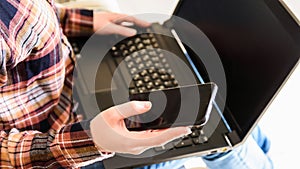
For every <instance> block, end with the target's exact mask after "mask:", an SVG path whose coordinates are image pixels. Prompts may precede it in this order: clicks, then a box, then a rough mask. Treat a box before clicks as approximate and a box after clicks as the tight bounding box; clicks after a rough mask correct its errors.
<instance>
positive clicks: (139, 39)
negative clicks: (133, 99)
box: [72, 31, 208, 151]
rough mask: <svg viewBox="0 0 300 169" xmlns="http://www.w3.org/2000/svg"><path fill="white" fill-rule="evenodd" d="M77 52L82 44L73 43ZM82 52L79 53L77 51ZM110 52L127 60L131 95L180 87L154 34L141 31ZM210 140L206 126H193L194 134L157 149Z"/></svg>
mask: <svg viewBox="0 0 300 169" xmlns="http://www.w3.org/2000/svg"><path fill="white" fill-rule="evenodd" d="M72 46H73V49H74V52H75V54H78V53H79V50H78V45H76V43H72ZM77 51H78V52H77ZM110 54H111V55H112V57H113V58H114V61H115V62H116V64H117V65H118V64H120V63H121V62H123V61H124V62H125V65H126V67H127V71H128V72H127V73H129V74H130V76H131V77H132V81H131V83H130V84H129V94H136V93H143V92H147V91H153V90H162V89H165V88H172V87H177V86H178V81H177V80H176V77H175V75H174V74H173V71H172V69H171V68H170V65H169V64H168V63H167V59H166V57H165V55H164V53H163V52H162V49H161V48H160V46H159V43H158V41H157V39H156V38H155V35H154V34H153V33H149V31H148V33H143V34H137V35H136V36H133V37H129V38H126V39H124V40H122V41H121V42H119V43H118V44H116V45H115V46H113V47H112V48H111V50H110ZM207 141H208V137H207V136H206V135H205V133H204V131H203V128H202V127H192V133H191V134H189V135H188V136H185V137H183V138H182V139H180V140H175V141H172V142H170V143H168V144H166V145H164V146H161V147H156V148H154V150H155V151H165V150H168V149H178V148H182V147H187V146H193V145H201V144H203V143H206V142H207Z"/></svg>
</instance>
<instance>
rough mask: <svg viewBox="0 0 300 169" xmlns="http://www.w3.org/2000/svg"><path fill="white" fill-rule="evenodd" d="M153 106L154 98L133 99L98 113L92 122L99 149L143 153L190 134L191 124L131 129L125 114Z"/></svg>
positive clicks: (93, 135) (128, 115)
mask: <svg viewBox="0 0 300 169" xmlns="http://www.w3.org/2000/svg"><path fill="white" fill-rule="evenodd" d="M150 108H151V102H147V101H131V102H128V103H124V104H121V105H117V106H114V107H111V108H109V109H107V110H105V111H103V112H102V113H100V114H99V115H97V116H96V117H95V118H94V119H93V120H92V121H91V124H90V127H91V134H92V138H93V141H94V143H95V144H96V146H97V147H98V148H99V150H100V151H104V152H118V153H129V154H140V153H142V152H144V151H145V150H147V149H149V148H153V147H157V146H162V145H164V144H166V143H168V142H170V141H172V140H174V139H176V138H180V137H182V136H184V135H187V134H190V133H191V130H190V128H188V127H175V128H169V129H162V130H154V131H149V130H146V131H141V132H133V131H128V129H127V128H126V126H125V122H124V118H128V117H130V116H134V115H138V114H142V113H144V112H147V111H148V110H150Z"/></svg>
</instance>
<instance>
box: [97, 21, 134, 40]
mask: <svg viewBox="0 0 300 169" xmlns="http://www.w3.org/2000/svg"><path fill="white" fill-rule="evenodd" d="M101 32H102V33H105V34H119V35H122V36H126V37H129V36H134V35H136V33H137V31H136V30H135V29H132V28H129V27H125V26H122V25H118V24H114V23H110V24H108V25H107V26H105V27H104V28H103V29H102V30H101Z"/></svg>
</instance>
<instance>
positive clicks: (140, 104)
mask: <svg viewBox="0 0 300 169" xmlns="http://www.w3.org/2000/svg"><path fill="white" fill-rule="evenodd" d="M151 106H152V104H151V102H149V101H131V102H127V103H124V104H121V105H117V106H114V107H113V108H114V109H115V110H116V111H117V113H118V115H119V119H120V120H122V119H125V118H128V117H131V116H134V115H139V114H142V113H145V112H147V111H149V110H150V109H151Z"/></svg>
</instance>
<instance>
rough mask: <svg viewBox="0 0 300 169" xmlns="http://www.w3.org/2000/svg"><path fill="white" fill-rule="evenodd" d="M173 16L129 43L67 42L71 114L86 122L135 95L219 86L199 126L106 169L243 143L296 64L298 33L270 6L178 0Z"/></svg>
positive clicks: (272, 0) (270, 0) (257, 1)
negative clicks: (72, 79) (72, 63)
mask: <svg viewBox="0 0 300 169" xmlns="http://www.w3.org/2000/svg"><path fill="white" fill-rule="evenodd" d="M174 16H175V17H171V18H170V19H169V20H168V21H166V22H165V23H164V24H163V25H160V24H153V25H152V26H151V27H150V28H146V29H143V30H141V31H140V32H141V33H139V34H138V35H136V36H134V37H130V38H124V37H117V36H114V38H112V37H111V36H110V37H106V36H94V37H90V38H89V39H88V40H87V39H86V38H76V39H71V41H72V45H73V47H74V49H75V52H76V53H77V56H78V58H79V59H78V62H79V65H80V66H79V70H78V72H77V75H76V76H77V77H79V78H77V79H80V82H78V83H79V85H78V84H77V87H76V93H77V96H76V97H75V98H76V99H77V101H78V102H79V103H80V106H79V110H78V112H80V111H82V112H89V113H90V114H87V113H85V114H84V116H85V117H86V118H91V117H93V116H95V115H96V114H97V113H98V112H99V111H101V110H104V109H106V108H108V107H110V106H113V105H114V104H118V103H122V102H124V101H126V99H127V98H126V97H127V96H128V95H130V94H134V93H139V92H141V93H142V92H145V91H151V90H163V89H167V88H171V87H178V86H179V87H180V86H184V85H190V84H202V83H209V82H214V83H216V84H217V85H218V87H219V91H218V94H217V96H216V100H215V102H214V104H213V108H212V112H211V113H210V118H209V120H208V122H207V123H206V124H205V126H203V127H198V128H197V127H195V128H193V129H192V131H193V133H192V134H190V135H189V136H187V137H185V138H183V139H181V140H180V141H178V142H176V143H175V142H172V143H169V144H167V145H165V146H162V147H156V148H153V149H151V150H149V151H147V152H145V153H146V154H141V155H140V156H124V155H118V154H117V155H116V156H115V157H113V158H110V159H107V160H104V165H105V167H106V168H132V167H137V166H144V165H148V164H153V163H159V162H163V161H167V160H172V159H178V158H184V157H189V156H200V155H204V154H212V153H217V152H223V151H227V150H229V149H232V148H234V147H236V146H238V145H240V144H242V143H243V142H244V141H245V140H246V138H247V136H248V135H249V134H250V133H251V131H252V129H253V128H254V127H255V125H256V124H257V123H258V121H259V119H260V118H261V117H262V115H263V113H264V111H265V110H266V109H267V107H268V106H269V105H270V104H271V102H272V100H273V99H274V97H275V96H276V95H277V93H278V92H279V91H280V89H281V87H282V86H283V85H284V83H285V82H286V81H287V80H288V78H289V76H290V74H291V73H292V72H293V70H294V68H295V67H296V66H297V65H298V62H299V57H300V27H299V26H298V25H297V23H296V22H295V21H294V20H293V18H292V17H291V16H290V15H289V13H288V12H287V11H286V10H285V9H284V7H283V6H282V5H281V4H280V2H278V1H277V0H265V1H263V0H232V1H226V0H197V1H196V0H182V1H180V2H179V3H178V5H177V8H176V10H175V11H174ZM176 17H179V18H183V19H184V20H180V19H178V18H176ZM185 21H188V22H190V23H192V25H194V26H186V25H185V24H183V23H188V22H185ZM196 28H197V29H196ZM199 30H200V32H199ZM104 42H105V43H104ZM194 42H199V43H194ZM199 55H201V56H199ZM103 56H104V57H103ZM128 56H129V57H128ZM216 56H218V57H216ZM87 57H88V58H89V59H86V58H87ZM99 58H101V59H99ZM176 58H179V59H176ZM99 60H100V61H101V63H99ZM132 61H134V62H132ZM148 61H151V62H148ZM181 62H182V63H184V64H182V63H181ZM121 63H122V64H123V66H120V65H121ZM124 65H125V66H124ZM153 65H154V68H153V69H152V67H153ZM182 65H186V67H184V66H182ZM81 66H82V67H84V69H85V70H81V69H80V68H81ZM145 67H146V68H145ZM95 68H96V69H95ZM214 68H215V69H214ZM182 69H184V70H182ZM185 69H188V70H190V71H186V70H185ZM140 70H147V71H140ZM220 72H223V74H222V73H220ZM95 79H96V80H95ZM128 79H129V80H128ZM91 82H92V83H91ZM224 82H225V83H224ZM124 84H125V85H124ZM115 96H120V97H117V98H116V97H115ZM76 99H75V100H76ZM97 108H98V109H99V111H98V109H97ZM95 110H97V111H95ZM147 153H148V154H147ZM149 154H150V156H149ZM151 154H152V155H151Z"/></svg>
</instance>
